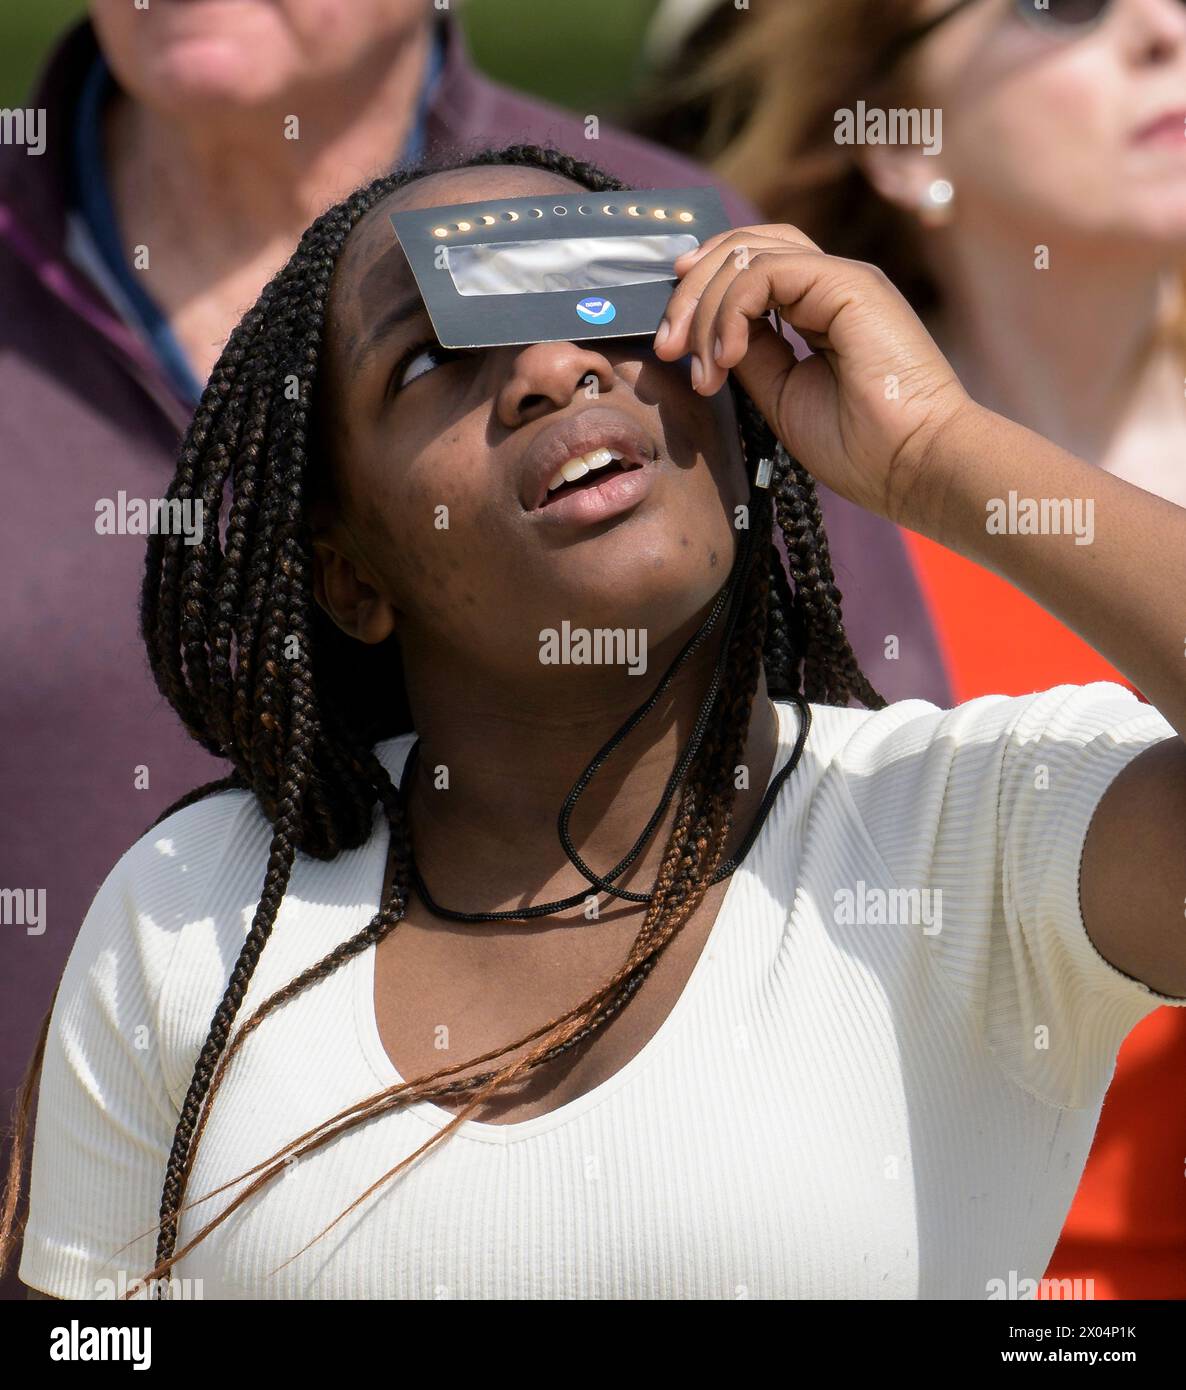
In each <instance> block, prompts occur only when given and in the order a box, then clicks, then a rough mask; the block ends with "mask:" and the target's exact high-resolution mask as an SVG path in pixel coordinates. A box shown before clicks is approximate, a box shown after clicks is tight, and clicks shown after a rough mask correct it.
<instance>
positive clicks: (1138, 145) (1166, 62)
mask: <svg viewBox="0 0 1186 1390" xmlns="http://www.w3.org/2000/svg"><path fill="white" fill-rule="evenodd" d="M1028 2H1029V3H1032V4H1034V5H1035V7H1038V6H1039V5H1040V0H1028ZM951 3H952V0H920V3H919V4H918V5H917V7H916V10H917V17H918V19H919V20H925V19H928V18H930V17H931V16H933V15H936V14H941V13H943V12H944V11H945V10H947V9H949V8H950V6H951ZM904 73H905V74H906V75H907V77H908V79H909V80H910V81H911V86H912V93H913V95H912V96H911V101H912V102H913V101H917V102H918V104H919V105H921V106H923V107H936V108H941V110H942V112H943V143H942V150H941V152H940V153H939V154H936V155H926V156H924V155H922V154H921V153H920V152H919V151H916V150H911V151H909V152H908V155H907V158H908V159H909V161H910V170H911V174H912V175H913V183H912V187H911V188H910V190H909V196H911V197H913V196H917V195H920V194H921V193H922V192H923V190H924V187H925V186H926V185H929V183H930V181H931V180H932V179H935V178H946V179H949V180H950V181H951V183H952V184H953V185H954V187H955V191H956V199H957V209H958V210H957V213H956V216H957V218H959V217H966V219H967V220H968V221H969V222H970V223H973V224H974V223H975V222H976V221H980V222H983V221H984V219H995V220H996V221H998V222H999V221H1001V220H1004V221H1005V222H1006V223H1008V222H1012V221H1015V220H1018V219H1020V220H1023V221H1024V223H1025V224H1026V226H1027V227H1030V228H1035V229H1036V230H1037V232H1040V233H1042V235H1041V237H1040V240H1042V241H1043V242H1044V243H1047V244H1051V245H1053V239H1054V238H1055V237H1057V236H1058V234H1059V233H1063V232H1075V233H1079V234H1086V235H1088V236H1102V237H1105V238H1108V239H1112V240H1120V241H1125V242H1130V243H1132V244H1134V245H1146V246H1149V245H1157V246H1161V247H1162V248H1164V249H1166V250H1169V251H1175V250H1176V251H1179V252H1180V251H1181V249H1182V248H1183V247H1186V4H1183V3H1182V0H1113V3H1112V5H1111V7H1110V9H1109V10H1108V12H1107V13H1106V15H1105V16H1104V18H1103V19H1102V20H1100V21H1099V22H1098V23H1097V24H1096V26H1095V27H1094V28H1092V29H1091V30H1090V31H1085V30H1077V31H1069V30H1065V29H1057V28H1055V27H1053V26H1050V27H1047V28H1039V27H1038V26H1037V25H1035V24H1033V23H1030V22H1029V21H1028V20H1026V19H1024V18H1023V17H1022V16H1021V15H1019V14H1018V13H1017V9H1016V4H1015V0H979V3H977V4H974V5H972V6H970V7H969V8H968V9H967V10H965V11H964V12H963V13H961V14H958V15H956V16H955V17H954V18H953V19H951V20H950V21H949V22H948V23H947V24H945V25H943V26H942V27H941V28H939V29H938V30H937V31H936V32H935V33H934V34H932V35H931V36H930V37H929V38H927V39H925V40H923V41H922V42H921V43H920V44H919V46H918V48H917V49H916V50H915V51H914V53H913V55H912V57H911V59H910V60H908V63H907V66H906V67H905V69H904ZM915 206H917V204H915Z"/></svg>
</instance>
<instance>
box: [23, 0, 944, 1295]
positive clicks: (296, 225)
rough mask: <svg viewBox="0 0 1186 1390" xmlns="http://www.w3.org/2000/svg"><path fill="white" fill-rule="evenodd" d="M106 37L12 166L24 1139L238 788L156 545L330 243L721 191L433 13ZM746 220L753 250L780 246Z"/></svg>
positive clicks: (869, 559)
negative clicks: (325, 240)
mask: <svg viewBox="0 0 1186 1390" xmlns="http://www.w3.org/2000/svg"><path fill="white" fill-rule="evenodd" d="M90 11H91V12H90V19H89V21H87V22H84V23H82V24H80V25H78V26H77V27H76V28H75V29H73V30H72V31H71V32H70V33H69V34H67V35H66V37H65V38H64V40H63V41H62V43H61V44H60V46H59V47H58V48H57V50H56V52H55V53H54V54H53V55H52V57H51V60H50V62H49V65H48V69H47V71H46V73H45V75H44V77H43V79H42V81H41V83H40V86H39V88H38V90H37V91H36V92H35V93H34V95H33V96H32V97H31V98H30V102H29V108H28V110H29V112H30V124H32V122H34V121H35V120H36V119H38V116H37V115H36V113H41V114H40V117H39V119H40V120H41V122H42V133H43V135H44V140H43V141H42V142H40V143H41V144H42V150H41V152H40V153H38V152H37V150H36V149H35V148H34V147H33V144H32V143H30V144H29V145H27V146H26V147H21V146H19V145H15V144H9V145H5V146H3V147H0V304H2V305H3V311H2V313H0V333H2V335H3V336H2V339H0V457H2V458H3V462H4V469H5V482H6V486H5V497H4V505H3V507H2V508H0V555H2V556H3V561H2V563H3V591H4V595H5V603H4V607H3V615H2V616H0V624H2V630H3V649H4V655H5V660H4V662H3V677H2V679H3V695H2V698H0V719H2V720H3V747H4V754H3V762H2V766H3V773H2V776H0V798H2V800H0V823H2V824H3V827H4V829H3V833H2V835H0V889H4V890H7V891H5V892H4V894H3V896H2V897H0V903H2V904H3V908H4V911H3V920H2V923H0V931H2V932H3V933H4V935H3V941H4V954H3V970H2V971H0V982H2V984H0V988H2V989H3V995H2V996H0V1091H2V1092H3V1096H2V1099H3V1101H4V1104H5V1110H6V1111H7V1110H8V1108H9V1105H10V1103H11V1099H12V1096H13V1093H14V1090H15V1087H16V1086H17V1084H18V1082H19V1078H20V1076H21V1073H22V1072H23V1070H24V1067H25V1065H26V1062H27V1060H28V1058H29V1055H30V1052H31V1050H32V1047H33V1044H34V1040H35V1037H36V1034H37V1029H38V1026H39V1024H40V1021H41V1019H42V1017H43V1015H44V1013H45V1011H46V1009H47V1008H48V1006H49V1004H50V1001H51V995H52V992H53V988H54V981H55V980H56V979H57V978H58V976H59V975H60V974H61V970H62V966H63V963H64V961H65V959H66V956H67V954H68V951H69V948H70V945H71V943H72V941H73V938H74V934H75V932H76V930H77V928H78V925H79V923H80V922H81V921H82V918H83V916H84V914H85V912H86V909H87V906H88V904H89V903H90V901H91V899H92V897H93V896H94V893H95V891H96V889H97V888H98V886H99V884H100V882H101V881H102V880H103V878H104V877H105V875H106V874H107V872H108V871H109V870H110V868H111V866H112V864H113V863H114V862H115V860H116V859H117V858H118V857H119V855H120V854H121V853H122V852H123V850H124V849H125V847H126V846H127V845H129V844H131V843H132V842H133V841H134V840H135V839H136V838H137V837H138V836H139V835H140V834H141V833H142V832H143V831H144V829H145V828H146V827H147V825H148V824H149V823H150V822H151V821H152V820H153V819H154V818H155V816H156V815H157V814H158V813H159V812H160V811H161V809H162V808H163V807H165V806H167V805H168V804H169V803H170V802H172V801H173V800H175V799H176V798H177V797H178V796H179V795H180V794H181V793H183V792H184V791H186V790H187V789H188V788H190V787H193V786H196V785H198V784H199V783H202V782H206V781H209V780H211V779H213V778H215V777H218V776H221V775H223V774H224V773H225V771H226V768H225V766H224V765H223V764H222V763H220V762H219V761H217V760H216V759H214V758H212V757H211V756H209V755H208V754H207V753H206V752H205V751H204V750H203V749H202V748H200V747H199V746H198V745H197V744H196V743H191V742H187V741H186V739H185V737H184V735H183V734H182V732H181V730H180V728H179V727H178V725H177V721H176V719H175V718H174V716H173V713H172V711H171V710H170V709H169V708H168V706H167V705H166V704H165V702H164V700H163V699H162V698H161V697H160V695H159V694H158V692H157V690H156V688H155V686H154V684H153V681H152V678H151V675H150V674H149V671H148V667H147V664H146V662H145V660H144V656H143V652H142V650H141V648H140V645H139V640H138V635H137V631H136V611H137V593H138V589H139V586H140V583H141V578H142V574H143V569H144V545H145V526H146V519H147V517H148V515H149V503H150V502H151V500H152V499H154V498H159V497H160V496H161V495H162V494H163V492H164V489H165V487H166V486H167V484H168V481H169V479H170V477H171V476H172V473H173V460H174V453H175V450H176V447H177V444H178V442H179V439H180V436H181V434H182V432H183V430H184V428H185V426H186V424H187V423H188V421H189V418H190V416H191V415H192V412H193V409H194V406H195V404H196V401H197V397H198V395H199V393H200V390H201V386H202V383H203V382H204V381H205V379H206V376H207V374H208V371H209V369H210V367H211V365H212V363H213V362H214V361H215V360H216V358H217V356H218V354H219V351H220V350H221V347H222V345H223V343H224V342H225V339H226V337H227V335H228V333H229V331H230V329H231V328H232V327H233V325H234V324H235V322H236V321H237V320H238V318H239V317H240V315H241V313H242V311H243V309H244V308H245V307H246V306H247V305H249V304H251V303H252V302H253V301H254V300H255V298H256V296H257V294H258V292H259V290H260V288H261V287H262V285H263V284H264V282H265V281H266V280H267V279H268V277H269V276H270V275H271V274H272V273H273V271H275V270H276V269H278V268H279V267H280V266H281V265H282V264H283V263H284V261H285V259H286V258H287V256H288V253H289V252H290V250H291V249H292V247H293V246H294V245H295V243H296V241H297V239H298V237H299V234H300V232H301V230H302V229H303V228H304V227H305V226H306V225H307V223H308V222H309V220H310V218H311V217H312V216H313V215H314V214H315V213H316V212H318V211H320V210H321V209H322V208H324V207H325V206H327V205H329V204H331V203H332V202H334V201H335V200H336V199H338V198H339V197H341V196H342V195H343V194H344V193H345V192H346V191H347V190H348V189H349V188H352V187H354V186H355V185H356V184H357V183H359V182H360V181H361V180H363V179H364V178H365V177H367V176H369V175H371V174H374V173H377V172H380V171H381V170H382V169H383V168H384V167H389V166H394V165H397V164H399V163H401V162H404V161H407V160H411V159H413V158H416V157H418V156H419V155H421V154H426V153H429V154H430V153H435V152H437V151H444V150H447V149H458V150H460V149H462V148H463V147H467V146H470V147H478V146H487V145H501V144H506V143H508V142H510V141H513V140H517V139H522V140H524V141H527V142H531V143H537V144H540V143H549V144H552V145H554V146H556V147H557V148H559V149H561V150H564V151H566V152H568V153H571V154H573V155H576V156H578V157H581V158H595V159H596V161H597V162H598V163H599V164H600V165H602V166H603V167H604V168H606V169H607V170H609V171H610V172H612V173H614V174H615V175H617V176H618V177H619V178H622V179H624V180H627V181H629V183H630V184H632V185H634V186H636V187H645V186H650V187H681V186H688V185H692V184H705V183H710V182H714V180H713V179H712V178H711V176H710V175H709V174H708V173H707V172H706V171H705V170H704V169H702V168H700V167H699V166H697V165H695V164H693V163H691V162H689V161H687V160H685V159H683V158H681V157H677V156H676V155H674V154H672V153H670V152H667V151H664V150H663V149H661V148H659V147H658V146H656V145H654V144H650V143H648V142H646V141H644V140H642V139H639V138H638V137H635V136H631V135H628V134H626V133H624V132H622V131H619V130H616V129H613V128H611V127H610V126H608V125H606V124H604V123H599V122H594V121H589V120H587V119H586V118H585V117H584V116H582V115H576V114H571V113H568V112H565V111H562V110H560V109H559V108H557V107H554V106H551V105H548V104H546V103H544V102H541V101H538V100H534V99H531V98H527V97H524V96H520V95H517V94H516V93H514V92H512V91H510V90H509V89H508V88H506V87H504V86H501V85H499V84H498V83H495V82H493V81H491V80H489V79H488V78H486V77H483V76H482V75H480V74H479V73H478V72H477V71H476V70H475V69H474V67H473V66H472V64H471V62H470V59H469V57H468V55H467V53H466V49H465V44H464V38H463V33H462V30H461V28H460V26H459V25H458V24H457V23H456V22H454V21H453V20H451V19H450V18H448V17H447V15H446V16H442V15H441V14H440V13H439V12H437V11H435V10H434V8H433V7H432V6H430V5H429V4H428V3H427V0H383V3H374V4H370V5H367V6H360V5H354V4H352V3H350V2H349V0H318V3H316V4H314V3H312V0H283V3H279V4H277V3H275V0H270V2H269V3H255V4H244V5H239V6H234V7H224V6H214V7H207V6H203V5H196V6H195V5H173V4H167V5H154V6H151V7H150V8H148V9H144V10H141V9H137V8H136V7H134V6H132V5H129V4H127V3H126V0H92V4H91V7H90ZM14 129H15V127H14ZM591 137H593V138H591ZM722 194H723V197H724V200H725V205H726V208H727V210H728V212H729V214H730V216H731V218H732V219H733V221H734V222H735V223H736V224H739V225H746V224H753V223H756V222H759V221H760V220H761V219H760V218H759V217H758V215H757V214H756V211H755V210H754V209H753V207H752V206H751V205H750V204H748V203H747V202H746V201H745V200H744V199H742V198H740V197H739V196H738V195H737V194H736V193H735V192H732V191H730V190H729V189H727V188H726V189H722ZM824 511H825V516H826V519H827V525H828V531H829V534H830V536H831V538H832V544H833V549H834V554H833V561H834V567H835V571H836V575H837V582H838V584H839V586H840V587H841V589H842V590H843V592H844V593H845V595H846V597H847V598H849V600H850V604H849V612H850V613H852V614H853V615H854V619H855V621H854V622H851V623H850V636H851V638H852V640H853V644H854V647H855V648H856V650H857V653H858V656H859V657H860V660H861V662H862V665H863V667H864V669H865V671H866V672H867V673H868V674H869V675H870V677H871V679H872V680H873V681H874V683H875V685H877V686H878V688H879V689H880V690H881V692H882V693H883V694H884V695H886V696H887V697H888V698H891V699H894V698H902V697H903V696H909V695H917V696H920V697H923V698H927V699H931V700H933V701H935V702H936V703H939V704H948V703H950V690H949V687H948V685H947V681H946V677H945V674H944V672H943V668H942V666H941V662H940V658H939V655H938V650H937V646H936V643H935V639H934V637H933V635H932V632H931V629H930V625H929V621H928V618H927V616H926V612H925V609H924V607H923V605H922V602H921V600H920V596H919V593H918V590H917V587H916V585H915V583H914V580H913V577H912V574H911V571H910V569H909V567H908V563H907V558H906V554H905V550H904V548H903V545H902V542H901V539H900V537H899V534H898V532H897V531H896V530H895V529H894V528H893V527H892V526H890V525H889V524H888V523H885V522H882V521H880V520H878V519H876V518H874V517H872V516H870V515H868V514H866V513H863V512H860V511H858V510H857V509H856V508H853V507H851V506H850V505H849V504H846V503H844V502H842V501H840V500H839V499H837V498H834V497H831V496H825V497H824ZM130 1045H131V1044H130ZM4 1292H5V1296H9V1297H19V1296H21V1294H20V1290H19V1288H18V1286H17V1285H16V1282H15V1279H13V1280H12V1281H11V1283H10V1284H7V1285H5V1288H4Z"/></svg>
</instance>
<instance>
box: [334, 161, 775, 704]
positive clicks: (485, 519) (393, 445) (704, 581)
mask: <svg viewBox="0 0 1186 1390" xmlns="http://www.w3.org/2000/svg"><path fill="white" fill-rule="evenodd" d="M579 190H580V185H577V184H573V183H570V182H569V181H568V180H567V179H561V178H559V177H557V176H555V175H552V174H548V173H545V172H543V171H539V170H532V169H522V168H517V167H503V166H499V167H486V168H477V169H463V170H457V171H454V172H449V173H445V174H437V175H433V176H431V177H428V178H425V179H421V180H418V181H417V182H415V183H413V184H410V185H408V186H407V187H405V188H403V189H400V190H399V191H397V192H396V193H395V194H393V195H391V196H390V197H389V198H388V199H387V200H386V201H385V202H383V203H381V204H380V205H379V206H378V207H376V208H375V209H374V210H373V211H372V212H371V213H370V214H368V216H367V217H366V218H364V220H363V221H362V222H361V223H360V224H359V226H358V227H357V228H356V229H355V230H354V232H353V233H352V234H351V236H350V238H349V240H348V242H347V244H346V246H345V248H344V250H343V253H342V256H341V259H340V261H339V264H338V266H337V269H336V270H335V273H334V278H333V282H332V286H331V293H330V301H329V306H328V311H327V335H326V343H325V349H324V357H323V363H322V368H321V371H322V381H321V383H320V385H319V392H320V393H321V394H320V399H321V401H322V402H324V403H325V404H324V406H323V411H322V415H321V419H320V425H319V432H320V435H321V437H322V439H323V441H324V444H323V447H324V450H325V456H328V457H325V456H323V457H324V463H325V468H326V471H327V472H328V474H329V477H330V481H331V484H332V488H331V492H332V498H331V499H329V500H328V501H327V502H326V503H325V504H324V505H322V506H320V507H319V508H318V509H316V511H315V513H314V527H315V535H316V540H315V554H316V572H317V596H318V600H319V602H321V603H322V605H323V606H324V607H325V608H326V609H327V611H328V612H329V613H330V614H331V616H332V617H333V618H334V619H335V621H336V622H337V623H338V625H339V626H340V627H342V628H343V630H345V631H347V632H349V633H350V634H351V635H353V636H355V637H357V638H359V639H360V640H363V641H367V642H378V641H382V640H384V638H386V637H387V636H388V634H389V633H391V632H393V631H394V632H396V633H397V634H398V636H399V640H400V645H401V650H402V652H403V656H404V662H405V667H406V668H407V669H408V670H409V674H411V672H412V668H413V667H414V666H415V664H416V661H417V658H418V657H420V656H422V657H423V658H424V659H425V660H430V661H433V662H437V663H440V662H441V661H443V660H452V661H454V662H456V663H457V664H458V665H459V666H468V667H470V668H473V669H474V670H481V671H482V672H483V674H484V675H485V676H486V677H497V676H505V677H507V678H508V679H511V680H514V681H522V679H523V678H524V676H525V675H530V674H531V673H533V672H538V671H539V670H540V666H541V642H542V641H543V638H542V637H541V634H542V633H544V632H545V630H547V629H555V630H557V631H560V630H561V628H562V624H563V623H564V622H565V621H566V620H567V622H568V623H569V624H570V625H571V627H572V628H585V629H594V628H607V627H609V628H618V629H622V628H624V629H631V628H633V629H638V630H642V631H644V632H645V634H646V636H645V641H646V644H647V648H648V650H651V651H654V650H656V649H657V648H658V647H659V644H660V643H664V642H666V643H668V644H670V643H672V642H674V641H676V640H677V639H678V640H682V639H683V637H684V636H685V635H686V633H687V630H688V629H689V627H694V626H695V622H696V621H697V620H698V619H699V617H700V616H701V615H702V613H703V611H704V610H705V608H706V606H707V605H708V604H709V603H710V602H711V600H712V598H713V596H714V595H715V594H716V593H717V591H718V590H719V589H720V588H721V586H722V585H723V584H724V583H725V581H726V579H727V577H728V573H729V569H730V566H731V565H732V563H733V558H734V553H735V544H736V539H737V531H736V530H735V525H734V523H735V513H734V508H735V507H737V506H739V505H740V504H741V503H743V502H744V501H745V499H746V496H747V494H748V482H747V479H746V477H745V470H744V468H743V465H742V456H741V447H740V443H739V441H738V436H737V423H736V420H735V418H734V413H733V408H732V401H731V398H730V396H729V393H728V392H727V391H722V392H719V393H718V394H717V395H716V396H713V397H711V398H709V399H704V398H701V397H700V396H698V395H696V393H695V392H693V390H692V388H691V383H690V375H689V371H688V364H687V362H686V361H684V362H679V363H674V364H672V363H663V362H660V361H659V360H658V359H657V358H656V357H654V356H653V354H652V353H651V351H650V342H651V340H650V338H629V339H616V340H604V339H599V340H595V341H586V342H583V343H573V342H548V343H534V344H529V345H527V346H520V347H494V348H479V349H473V350H466V351H453V350H445V349H441V348H440V347H439V346H438V345H437V343H436V339H435V336H434V334H433V330H432V325H431V323H430V321H429V318H428V315H427V312H426V310H425V308H424V305H423V301H422V300H421V298H420V295H419V292H418V290H417V287H416V282H415V279H414V278H413V276H412V272H411V270H410V268H409V266H408V262H407V260H406V258H405V256H404V253H403V251H402V250H401V248H400V246H399V244H398V242H397V241H396V238H395V235H394V233H393V231H392V228H391V223H390V222H389V220H388V213H390V212H392V211H396V210H397V209H401V208H421V207H434V206H439V205H447V204H455V203H467V202H472V201H476V200H478V199H481V198H483V197H485V198H505V197H514V196H518V195H520V194H531V193H537V192H538V193H549V192H551V193H572V192H576V191H579ZM599 448H607V449H609V450H611V451H613V452H614V453H615V454H619V455H621V456H622V458H621V460H620V462H619V461H616V460H615V461H614V462H611V463H610V464H609V465H608V466H607V467H605V468H595V469H593V470H592V471H591V472H590V473H589V474H587V475H586V476H585V478H584V479H583V480H579V481H577V482H576V483H574V484H570V485H569V486H568V487H567V488H565V489H564V490H560V489H556V490H553V491H549V485H550V484H551V483H552V482H553V481H554V479H555V477H556V475H557V474H558V473H559V472H560V470H561V467H562V465H563V464H564V462H565V461H566V460H569V459H572V458H575V457H580V456H587V455H589V454H591V453H593V452H594V451H595V450H597V449H599ZM603 457H604V455H601V456H599V458H603ZM633 650H634V651H635V652H636V653H637V651H638V647H637V645H636V646H635V648H634V649H633ZM635 665H637V662H635ZM586 674H587V673H586ZM640 693H641V692H640Z"/></svg>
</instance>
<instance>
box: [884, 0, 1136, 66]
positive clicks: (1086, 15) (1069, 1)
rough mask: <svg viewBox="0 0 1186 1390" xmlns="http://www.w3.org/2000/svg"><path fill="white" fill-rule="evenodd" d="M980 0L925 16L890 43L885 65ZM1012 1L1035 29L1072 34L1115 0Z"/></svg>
mask: <svg viewBox="0 0 1186 1390" xmlns="http://www.w3.org/2000/svg"><path fill="white" fill-rule="evenodd" d="M978 3H979V0H956V2H955V4H954V5H951V6H950V7H949V8H948V9H946V10H943V11H941V12H940V13H939V14H937V15H935V16H934V18H933V19H928V20H924V21H923V23H922V24H917V25H915V26H914V28H912V29H907V30H906V32H905V33H904V34H902V35H901V37H900V38H899V39H898V40H897V41H896V42H895V43H893V44H891V45H890V50H889V53H888V54H887V61H886V62H885V64H884V67H885V69H886V70H888V69H889V68H890V67H892V66H893V65H894V64H896V63H897V62H898V60H899V59H900V58H901V57H902V55H903V54H904V53H905V52H907V50H908V49H911V48H913V47H914V45H915V44H917V43H921V42H922V40H923V39H925V38H927V37H928V36H929V35H931V34H933V33H934V32H935V30H936V29H938V28H939V26H940V25H942V24H946V23H947V21H948V20H949V19H954V18H955V16H956V15H957V14H962V13H963V11H964V10H966V9H968V8H969V7H970V6H972V5H975V4H978ZM1012 4H1013V10H1014V13H1015V14H1017V15H1018V17H1019V18H1021V19H1023V20H1025V21H1026V23H1027V24H1030V25H1032V26H1033V27H1034V28H1035V29H1043V30H1045V31H1046V33H1048V34H1062V35H1065V36H1067V37H1071V36H1077V35H1080V34H1084V33H1086V32H1087V31H1088V30H1089V29H1093V28H1094V27H1095V26H1096V25H1097V24H1099V23H1100V22H1101V21H1102V20H1104V19H1106V18H1107V15H1108V11H1109V10H1110V9H1111V8H1112V5H1113V0H1012Z"/></svg>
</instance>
